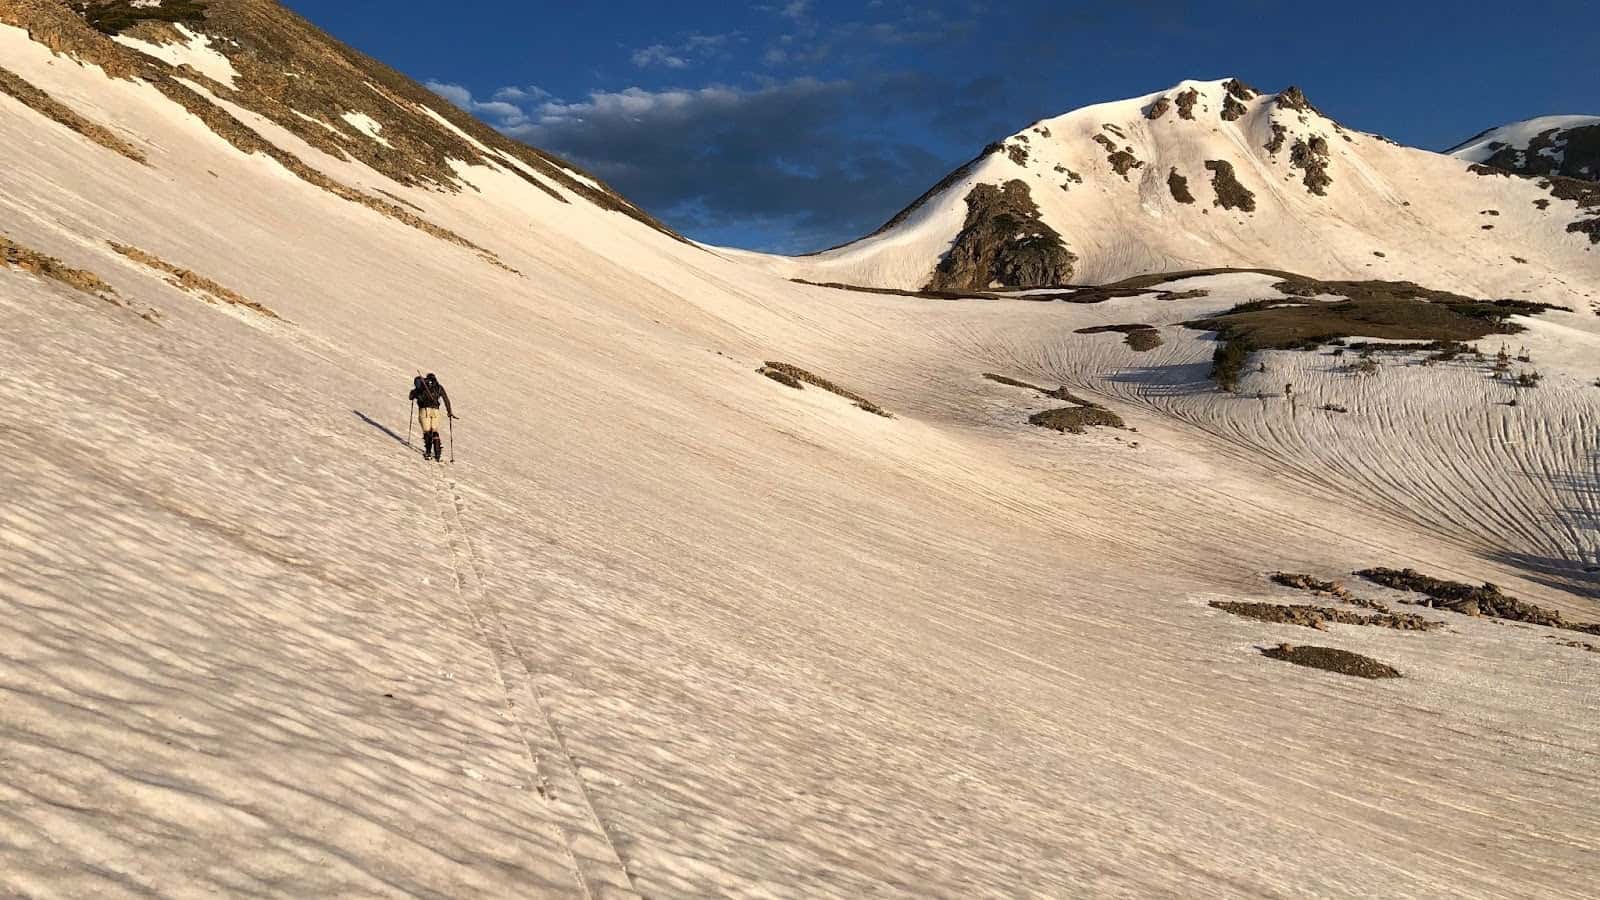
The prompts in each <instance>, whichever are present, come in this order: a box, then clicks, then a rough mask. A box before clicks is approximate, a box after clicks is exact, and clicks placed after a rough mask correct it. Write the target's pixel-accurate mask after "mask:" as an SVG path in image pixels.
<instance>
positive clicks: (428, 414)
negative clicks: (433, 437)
mask: <svg viewBox="0 0 1600 900" xmlns="http://www.w3.org/2000/svg"><path fill="white" fill-rule="evenodd" d="M439 415H440V414H439V408H438V407H434V408H433V409H425V408H421V407H419V408H418V409H417V424H418V425H421V426H422V431H423V433H427V432H429V431H438V430H439Z"/></svg>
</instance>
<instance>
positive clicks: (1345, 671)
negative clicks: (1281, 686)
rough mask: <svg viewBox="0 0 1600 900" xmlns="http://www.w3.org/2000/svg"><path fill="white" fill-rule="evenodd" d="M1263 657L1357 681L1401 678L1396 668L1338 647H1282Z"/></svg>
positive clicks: (1268, 649) (1263, 651)
mask: <svg viewBox="0 0 1600 900" xmlns="http://www.w3.org/2000/svg"><path fill="white" fill-rule="evenodd" d="M1261 655H1262V656H1265V657H1267V658H1268V659H1276V660H1280V661H1282V662H1287V663H1294V664H1295V665H1297V666H1306V667H1307V668H1312V669H1322V670H1324V671H1327V672H1336V673H1338V674H1340V675H1353V676H1355V677H1357V678H1374V679H1376V678H1399V677H1400V670H1399V669H1396V668H1395V667H1394V666H1391V665H1387V664H1385V663H1381V662H1378V661H1377V660H1375V659H1373V658H1371V657H1369V656H1362V655H1361V654H1359V653H1351V652H1350V651H1349V650H1339V649H1337V648H1334V647H1305V646H1299V645H1295V644H1279V645H1278V646H1276V647H1269V648H1267V649H1265V650H1262V651H1261Z"/></svg>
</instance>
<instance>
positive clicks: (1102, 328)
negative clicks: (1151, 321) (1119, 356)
mask: <svg viewBox="0 0 1600 900" xmlns="http://www.w3.org/2000/svg"><path fill="white" fill-rule="evenodd" d="M1073 333H1074V334H1120V335H1122V336H1123V343H1125V344H1127V345H1128V346H1129V347H1131V348H1133V350H1135V351H1136V352H1139V353H1144V352H1146V351H1149V350H1154V349H1156V348H1157V347H1159V346H1161V343H1162V341H1161V332H1160V331H1158V330H1157V329H1156V327H1155V326H1154V325H1143V324H1138V325H1094V326H1091V327H1088V328H1079V329H1078V330H1077V331H1075V332H1073Z"/></svg>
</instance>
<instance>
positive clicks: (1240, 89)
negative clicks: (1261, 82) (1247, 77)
mask: <svg viewBox="0 0 1600 900" xmlns="http://www.w3.org/2000/svg"><path fill="white" fill-rule="evenodd" d="M1222 88H1223V90H1225V91H1227V92H1228V96H1230V97H1234V98H1236V99H1239V100H1254V99H1255V98H1257V97H1259V96H1261V92H1260V91H1258V90H1256V89H1255V88H1254V87H1252V86H1250V85H1249V84H1246V83H1245V82H1243V81H1240V80H1239V79H1237V78H1229V79H1228V80H1227V81H1224V82H1223V83H1222Z"/></svg>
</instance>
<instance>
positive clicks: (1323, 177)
mask: <svg viewBox="0 0 1600 900" xmlns="http://www.w3.org/2000/svg"><path fill="white" fill-rule="evenodd" d="M1289 163H1290V165H1293V166H1295V167H1296V168H1299V169H1304V170H1305V173H1306V174H1305V185H1306V190H1308V191H1310V192H1311V193H1313V194H1316V195H1317V196H1319V197H1325V196H1327V194H1328V185H1330V184H1333V179H1332V178H1330V177H1329V176H1328V141H1327V140H1326V139H1325V138H1322V137H1313V138H1312V139H1311V140H1310V141H1295V142H1294V146H1293V147H1291V148H1290V150H1289Z"/></svg>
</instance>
